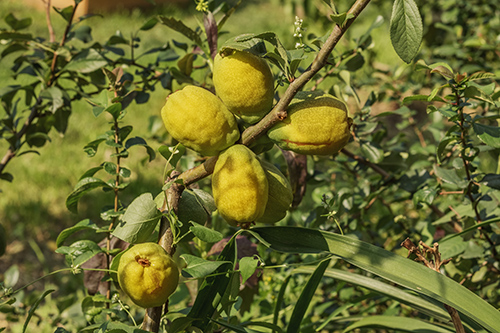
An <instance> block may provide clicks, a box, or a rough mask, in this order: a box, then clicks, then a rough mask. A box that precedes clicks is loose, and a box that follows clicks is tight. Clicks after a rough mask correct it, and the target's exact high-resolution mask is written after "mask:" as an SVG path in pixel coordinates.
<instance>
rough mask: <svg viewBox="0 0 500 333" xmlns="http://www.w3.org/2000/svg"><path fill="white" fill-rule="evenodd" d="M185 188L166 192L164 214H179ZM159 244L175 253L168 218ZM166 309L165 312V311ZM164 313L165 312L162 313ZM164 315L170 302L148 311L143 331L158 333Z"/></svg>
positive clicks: (163, 220)
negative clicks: (180, 200)
mask: <svg viewBox="0 0 500 333" xmlns="http://www.w3.org/2000/svg"><path fill="white" fill-rule="evenodd" d="M179 174H180V173H179V172H178V171H174V172H172V174H171V175H170V177H169V179H168V180H167V182H169V181H171V180H173V179H175V178H177V177H178V176H179ZM183 190H184V186H183V185H181V184H179V183H173V184H172V186H170V187H169V188H168V189H167V190H166V192H165V196H166V197H165V201H164V203H163V207H162V209H161V210H162V212H163V213H168V212H174V213H175V214H177V212H178V209H179V199H180V197H181V194H182V191H183ZM158 244H160V245H161V247H163V248H164V249H165V251H167V253H168V254H169V255H170V256H173V255H174V253H175V246H174V237H173V234H172V229H171V227H170V221H169V219H168V217H167V216H165V215H164V216H162V218H161V221H160V233H159V235H158ZM163 309H164V310H163ZM162 311H163V312H162ZM162 313H168V301H167V303H165V306H164V307H163V306H158V307H155V308H148V309H146V314H145V316H144V321H143V322H142V329H143V330H146V331H150V332H158V331H159V330H160V322H161V316H162Z"/></svg>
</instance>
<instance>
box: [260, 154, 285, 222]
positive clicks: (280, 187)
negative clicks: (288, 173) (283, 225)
mask: <svg viewBox="0 0 500 333" xmlns="http://www.w3.org/2000/svg"><path fill="white" fill-rule="evenodd" d="M260 164H261V165H262V167H263V168H264V171H265V172H266V176H267V182H268V188H269V190H268V198H267V204H266V209H265V211H264V215H262V217H261V218H260V219H258V220H257V222H260V223H269V224H271V223H276V222H278V221H280V220H282V219H283V218H284V217H285V216H286V212H287V211H288V209H289V208H290V205H291V204H292V201H293V192H292V186H291V185H290V182H289V181H288V179H287V178H286V177H285V175H283V174H282V173H281V171H280V170H279V169H278V168H277V167H275V166H274V164H272V163H269V162H268V161H265V160H262V159H261V160H260Z"/></svg>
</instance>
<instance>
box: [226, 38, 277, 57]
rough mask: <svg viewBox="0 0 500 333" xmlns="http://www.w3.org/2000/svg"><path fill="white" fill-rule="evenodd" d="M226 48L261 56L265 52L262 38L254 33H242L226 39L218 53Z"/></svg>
mask: <svg viewBox="0 0 500 333" xmlns="http://www.w3.org/2000/svg"><path fill="white" fill-rule="evenodd" d="M270 34H274V33H270ZM227 50H237V51H245V52H250V53H252V54H255V55H257V56H262V55H264V54H266V53H267V50H266V46H265V44H264V42H263V39H262V38H258V37H257V35H255V34H243V35H239V36H236V37H234V38H230V39H228V40H227V41H226V42H225V43H224V45H222V47H221V48H220V50H219V53H225V52H227Z"/></svg>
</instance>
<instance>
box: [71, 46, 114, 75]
mask: <svg viewBox="0 0 500 333" xmlns="http://www.w3.org/2000/svg"><path fill="white" fill-rule="evenodd" d="M107 64H108V61H107V60H106V59H105V58H104V57H103V56H102V55H101V54H100V53H99V52H97V51H96V50H95V49H92V48H91V49H85V50H83V51H82V52H80V53H78V54H77V55H76V56H74V57H73V59H71V61H70V62H69V63H68V64H67V65H66V66H64V68H63V70H65V71H76V72H80V73H90V72H93V71H96V70H98V69H100V68H102V67H104V66H106V65H107Z"/></svg>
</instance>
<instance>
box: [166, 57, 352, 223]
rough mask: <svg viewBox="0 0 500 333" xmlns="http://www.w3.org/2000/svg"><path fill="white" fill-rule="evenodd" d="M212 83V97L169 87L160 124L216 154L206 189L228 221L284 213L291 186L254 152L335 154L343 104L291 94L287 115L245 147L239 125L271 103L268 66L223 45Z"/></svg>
mask: <svg viewBox="0 0 500 333" xmlns="http://www.w3.org/2000/svg"><path fill="white" fill-rule="evenodd" d="M213 84H214V88H215V91H216V95H215V94H213V93H211V92H210V91H208V90H206V89H204V88H201V87H197V86H193V85H188V86H185V87H184V88H183V89H182V90H179V91H176V92H174V93H172V94H171V95H170V96H169V97H168V98H167V101H166V103H165V106H164V107H163V109H162V110H161V116H162V119H163V122H164V124H165V127H166V129H167V131H168V132H169V133H170V135H171V136H172V137H173V138H175V139H176V140H177V141H179V142H180V143H182V144H183V145H184V146H186V147H189V148H191V149H193V150H195V151H197V152H198V153H200V154H202V155H204V156H214V155H219V158H218V160H217V162H216V165H215V168H214V172H213V176H212V192H213V193H212V194H213V197H214V200H215V204H216V206H217V209H218V212H219V214H220V215H221V216H222V217H223V218H224V219H225V220H226V221H227V222H228V223H229V224H231V225H233V226H237V225H239V226H243V227H245V226H248V225H249V224H250V223H252V222H262V223H275V222H277V221H279V220H281V219H282V218H283V217H284V216H285V215H286V211H287V210H288V208H289V207H290V205H291V202H292V199H293V195H292V189H291V186H290V183H289V182H288V180H287V178H286V177H285V176H284V175H283V174H282V173H281V172H280V171H279V170H278V169H277V168H276V167H274V166H273V165H272V164H270V163H269V162H267V161H264V160H263V159H261V158H259V157H258V156H257V154H259V153H262V152H263V151H266V150H268V149H270V148H272V146H273V145H274V144H277V145H278V146H279V147H281V148H282V149H286V150H292V151H295V152H297V153H300V154H309V155H331V154H334V153H336V152H338V151H339V150H340V149H341V148H342V147H343V146H344V145H345V144H346V143H347V142H348V140H349V137H350V132H349V131H350V125H351V119H350V118H349V117H348V115H347V108H346V106H345V104H344V103H343V102H341V101H340V100H338V99H336V98H335V97H333V96H331V95H328V94H325V93H322V92H318V91H314V92H299V93H297V94H296V96H295V98H294V100H293V101H292V102H291V103H290V105H289V107H288V109H287V110H286V111H287V118H286V119H285V120H284V121H282V122H280V123H278V124H277V125H275V126H273V127H272V128H270V129H269V130H268V132H267V136H265V137H264V138H263V139H261V140H259V141H258V142H257V145H253V146H251V147H250V148H247V147H246V146H243V145H241V144H237V142H238V140H239V138H240V131H241V130H243V129H244V128H245V127H247V126H250V125H251V124H255V123H256V122H258V121H259V120H261V119H262V118H263V117H264V116H265V115H266V114H267V113H268V112H269V111H270V110H271V109H272V106H273V101H274V78H273V74H272V72H271V69H270V68H269V65H268V64H267V62H266V61H265V60H264V59H263V58H261V57H259V56H256V55H254V54H252V53H249V52H244V51H237V50H225V51H224V52H221V53H218V54H217V56H216V57H215V59H214V68H213ZM238 125H240V127H241V128H242V129H241V130H240V128H239V127H238Z"/></svg>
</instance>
